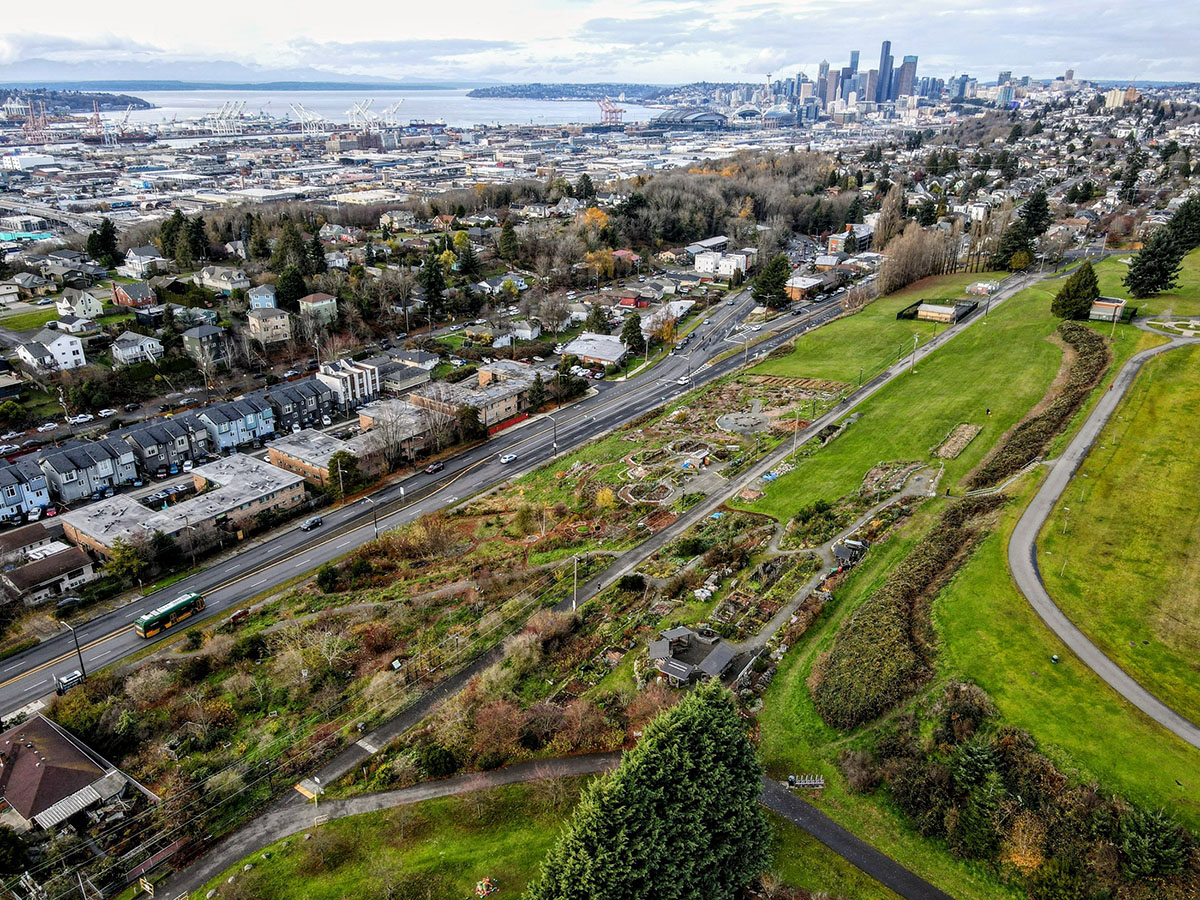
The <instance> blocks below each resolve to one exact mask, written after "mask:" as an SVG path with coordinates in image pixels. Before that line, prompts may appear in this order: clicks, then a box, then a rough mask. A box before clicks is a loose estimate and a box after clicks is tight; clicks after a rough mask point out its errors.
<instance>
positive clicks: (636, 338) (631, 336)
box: [621, 313, 646, 356]
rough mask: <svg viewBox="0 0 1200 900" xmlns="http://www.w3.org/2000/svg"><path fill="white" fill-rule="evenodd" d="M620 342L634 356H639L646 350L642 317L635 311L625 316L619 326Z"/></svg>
mask: <svg viewBox="0 0 1200 900" xmlns="http://www.w3.org/2000/svg"><path fill="white" fill-rule="evenodd" d="M621 343H623V344H624V345H625V346H626V347H627V348H628V349H629V352H630V353H632V354H633V355H634V356H640V355H641V354H642V353H645V352H646V337H645V335H643V334H642V317H641V316H639V315H638V314H637V313H634V314H633V315H631V316H630V317H629V318H627V319H626V320H625V324H624V325H623V326H622V327H621Z"/></svg>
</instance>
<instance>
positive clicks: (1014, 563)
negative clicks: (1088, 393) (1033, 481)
mask: <svg viewBox="0 0 1200 900" xmlns="http://www.w3.org/2000/svg"><path fill="white" fill-rule="evenodd" d="M1139 327H1141V328H1143V329H1144V330H1147V331H1155V332H1156V333H1159V334H1166V332H1158V331H1157V330H1156V329H1153V328H1149V327H1147V326H1146V325H1144V324H1143V323H1139ZM1195 343H1200V338H1195V337H1182V336H1178V335H1174V336H1171V340H1170V341H1169V342H1168V343H1166V344H1162V345H1160V346H1158V347H1152V348H1150V349H1149V350H1143V351H1141V352H1140V353H1135V354H1134V355H1133V356H1132V357H1130V358H1129V360H1128V362H1126V363H1125V365H1124V366H1123V367H1122V368H1121V371H1120V372H1119V373H1117V376H1116V377H1115V378H1114V379H1113V381H1112V384H1111V386H1110V388H1109V390H1107V391H1105V392H1104V395H1103V396H1102V397H1101V398H1100V402H1099V403H1097V404H1096V408H1095V409H1093V410H1092V412H1091V414H1090V415H1089V416H1088V418H1087V420H1086V421H1085V422H1084V423H1083V426H1082V427H1081V428H1080V429H1079V433H1078V434H1077V435H1076V436H1075V438H1074V439H1073V440H1072V441H1071V443H1070V444H1069V445H1068V446H1067V449H1066V450H1064V451H1063V454H1062V456H1060V457H1059V458H1058V459H1057V460H1055V462H1054V464H1053V466H1051V468H1050V474H1049V475H1048V476H1047V478H1046V480H1045V482H1044V483H1043V484H1042V486H1041V488H1040V489H1039V490H1038V492H1037V494H1036V495H1035V496H1034V498H1033V500H1032V501H1031V502H1030V504H1029V506H1028V507H1027V508H1026V509H1025V512H1024V513H1023V514H1022V515H1021V518H1020V520H1019V521H1018V522H1017V526H1016V528H1015V529H1013V533H1012V537H1011V538H1010V539H1009V543H1008V565H1009V568H1010V569H1011V570H1012V574H1013V579H1014V580H1015V581H1016V583H1017V587H1018V588H1019V589H1020V591H1021V593H1022V594H1024V595H1025V599H1026V600H1028V601H1029V603H1030V605H1031V606H1032V607H1033V608H1034V609H1035V610H1036V611H1037V614H1038V615H1039V616H1041V618H1042V621H1043V622H1045V623H1046V625H1047V626H1049V628H1050V630H1051V631H1053V632H1054V633H1055V634H1056V635H1058V637H1059V639H1060V640H1061V641H1062V642H1063V643H1064V644H1066V645H1067V647H1069V648H1070V649H1071V651H1072V652H1073V653H1074V654H1075V655H1076V656H1078V657H1079V659H1080V660H1082V661H1083V663H1084V665H1086V666H1087V667H1088V668H1090V669H1091V670H1092V671H1093V672H1095V673H1096V674H1097V675H1099V676H1100V677H1101V678H1103V679H1104V680H1105V681H1106V682H1108V684H1109V686H1110V687H1111V688H1112V689H1113V690H1114V691H1116V692H1117V693H1118V694H1120V695H1121V696H1122V697H1124V698H1125V699H1126V700H1128V701H1129V702H1130V703H1132V704H1133V705H1134V706H1136V707H1137V708H1138V709H1140V710H1141V711H1142V712H1144V713H1145V714H1146V715H1147V716H1149V717H1150V718H1151V719H1153V720H1154V721H1155V722H1157V723H1159V724H1160V725H1162V726H1163V727H1164V728H1166V729H1168V730H1169V731H1171V732H1172V733H1174V734H1176V735H1178V736H1179V737H1181V738H1182V739H1183V740H1185V741H1187V742H1188V743H1189V744H1191V745H1192V746H1193V747H1200V728H1197V727H1196V725H1195V723H1193V722H1191V721H1189V720H1188V719H1186V718H1184V717H1183V716H1181V715H1180V714H1179V713H1177V712H1175V710H1173V709H1171V708H1170V707H1169V706H1167V705H1166V704H1165V703H1163V702H1162V701H1161V700H1159V699H1158V698H1157V697H1155V696H1154V695H1153V694H1151V693H1150V692H1149V691H1147V690H1146V689H1145V688H1144V687H1142V686H1141V685H1140V684H1139V683H1138V682H1137V681H1135V680H1134V679H1133V678H1132V677H1130V675H1129V674H1128V673H1127V672H1126V671H1125V670H1124V669H1122V668H1121V667H1120V666H1119V665H1117V664H1116V663H1115V662H1113V661H1112V660H1111V659H1109V658H1108V657H1107V656H1106V655H1105V654H1104V652H1103V651H1102V650H1101V649H1100V648H1099V647H1097V646H1096V645H1095V644H1093V643H1092V642H1091V640H1090V639H1089V638H1088V637H1087V636H1086V635H1085V634H1084V633H1083V632H1082V631H1080V630H1079V629H1078V628H1077V627H1076V626H1075V624H1074V623H1073V622H1072V621H1071V620H1070V619H1068V618H1067V616H1066V614H1065V613H1064V612H1063V611H1062V610H1061V609H1059V607H1058V605H1057V604H1056V603H1055V602H1054V600H1053V599H1051V597H1050V594H1049V593H1048V592H1047V591H1046V585H1045V583H1044V582H1043V581H1042V573H1041V571H1040V570H1039V568H1038V560H1037V538H1038V535H1039V534H1040V533H1041V530H1042V526H1043V525H1044V524H1045V522H1046V519H1047V518H1049V516H1050V514H1051V513H1052V512H1053V511H1054V508H1055V506H1056V505H1057V504H1058V501H1059V499H1060V498H1061V497H1062V494H1063V492H1064V491H1065V490H1066V489H1067V485H1068V484H1070V482H1071V478H1072V477H1073V476H1074V474H1075V471H1076V470H1077V469H1078V468H1079V465H1080V463H1082V462H1083V460H1084V459H1085V458H1086V457H1087V455H1088V452H1089V451H1090V450H1091V449H1092V446H1093V445H1094V444H1095V443H1096V439H1097V438H1098V437H1099V436H1100V432H1101V431H1102V430H1103V428H1104V426H1105V425H1106V424H1107V423H1108V420H1109V419H1110V418H1111V417H1112V414H1113V412H1114V411H1115V410H1116V408H1117V404H1118V403H1120V402H1121V399H1122V398H1123V397H1124V396H1125V393H1126V391H1128V390H1129V387H1130V385H1132V384H1133V381H1134V379H1135V378H1136V377H1137V374H1138V372H1140V371H1141V369H1142V366H1143V365H1145V363H1146V361H1147V360H1148V359H1151V358H1153V357H1155V356H1158V355H1159V354H1161V353H1166V352H1167V351H1168V350H1174V349H1176V348H1177V347H1184V346H1187V345H1189V344H1195Z"/></svg>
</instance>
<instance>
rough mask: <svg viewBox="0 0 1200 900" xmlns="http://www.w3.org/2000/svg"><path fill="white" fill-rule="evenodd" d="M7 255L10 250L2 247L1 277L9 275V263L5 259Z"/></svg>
mask: <svg viewBox="0 0 1200 900" xmlns="http://www.w3.org/2000/svg"><path fill="white" fill-rule="evenodd" d="M7 256H8V251H7V250H5V249H4V248H3V247H0V278H7V277H8V263H7V262H6V261H5V257H7Z"/></svg>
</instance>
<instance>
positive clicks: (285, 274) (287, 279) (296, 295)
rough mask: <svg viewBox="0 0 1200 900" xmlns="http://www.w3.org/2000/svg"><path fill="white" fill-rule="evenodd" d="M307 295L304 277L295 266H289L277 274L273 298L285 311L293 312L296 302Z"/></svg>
mask: <svg viewBox="0 0 1200 900" xmlns="http://www.w3.org/2000/svg"><path fill="white" fill-rule="evenodd" d="M307 293H308V288H307V287H306V286H305V284H304V276H303V275H301V274H300V270H299V269H297V268H296V267H295V266H289V267H288V268H286V269H284V270H283V271H282V272H280V273H279V280H278V281H276V282H275V296H276V297H277V298H278V299H279V304H280V305H281V306H283V307H284V308H285V309H290V310H291V311H292V312H295V311H296V301H297V300H299V299H300V298H301V297H303V296H304V295H305V294H307Z"/></svg>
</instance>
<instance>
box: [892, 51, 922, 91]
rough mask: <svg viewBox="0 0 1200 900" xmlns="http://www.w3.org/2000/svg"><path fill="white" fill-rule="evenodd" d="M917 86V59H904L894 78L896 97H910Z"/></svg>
mask: <svg viewBox="0 0 1200 900" xmlns="http://www.w3.org/2000/svg"><path fill="white" fill-rule="evenodd" d="M916 85H917V58H916V57H915V56H906V57H904V63H903V65H901V66H900V72H899V74H898V75H897V76H896V96H897V97H911V96H912V95H913V94H915V93H916Z"/></svg>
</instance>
